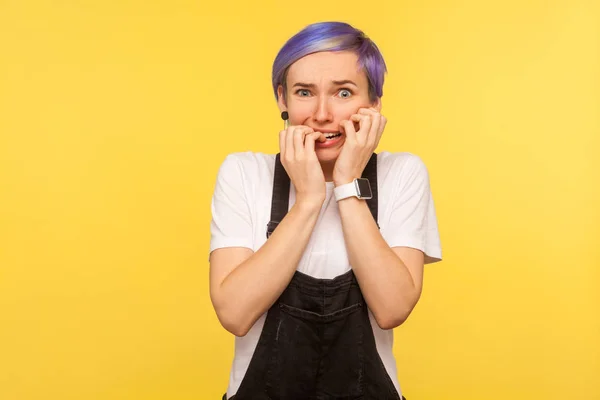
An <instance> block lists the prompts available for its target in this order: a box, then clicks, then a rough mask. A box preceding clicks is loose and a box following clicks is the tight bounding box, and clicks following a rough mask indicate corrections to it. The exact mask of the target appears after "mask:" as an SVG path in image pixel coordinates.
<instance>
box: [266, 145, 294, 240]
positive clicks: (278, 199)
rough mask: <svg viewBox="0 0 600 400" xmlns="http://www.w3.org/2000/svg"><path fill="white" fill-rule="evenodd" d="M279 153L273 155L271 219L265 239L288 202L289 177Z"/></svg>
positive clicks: (277, 223) (274, 226) (281, 215)
mask: <svg viewBox="0 0 600 400" xmlns="http://www.w3.org/2000/svg"><path fill="white" fill-rule="evenodd" d="M280 155H281V154H280V153H278V154H277V156H276V157H275V173H274V175H273V195H272V197H271V220H270V221H269V223H268V224H267V239H268V238H269V236H271V234H272V233H273V231H274V230H275V228H277V225H279V223H280V222H281V220H282V219H283V217H285V215H286V214H287V212H288V208H289V204H290V177H289V176H288V174H287V172H286V171H285V168H283V164H281V157H280Z"/></svg>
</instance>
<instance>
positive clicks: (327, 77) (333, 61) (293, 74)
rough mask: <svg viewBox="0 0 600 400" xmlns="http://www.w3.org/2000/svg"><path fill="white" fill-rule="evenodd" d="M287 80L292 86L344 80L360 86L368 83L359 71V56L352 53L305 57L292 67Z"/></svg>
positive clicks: (344, 52)
mask: <svg viewBox="0 0 600 400" xmlns="http://www.w3.org/2000/svg"><path fill="white" fill-rule="evenodd" d="M287 78H288V81H287V82H288V84H290V85H293V84H294V83H296V82H304V83H315V84H318V83H322V82H323V83H327V82H331V81H332V80H343V79H350V80H352V81H354V82H356V83H357V84H358V85H359V86H360V85H361V84H366V83H367V77H366V75H365V73H364V71H362V70H359V67H358V56H357V55H356V54H355V53H354V52H352V51H335V52H334V51H326V52H319V53H313V54H309V55H307V56H304V57H302V58H301V59H299V60H298V61H296V62H295V63H293V64H292V65H291V66H290V69H289V71H288V76H287Z"/></svg>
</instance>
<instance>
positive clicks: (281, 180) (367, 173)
mask: <svg viewBox="0 0 600 400" xmlns="http://www.w3.org/2000/svg"><path fill="white" fill-rule="evenodd" d="M362 177H363V178H367V179H368V180H369V182H370V184H371V192H372V194H373V198H371V199H369V200H367V205H368V206H369V210H371V215H373V219H374V220H375V222H376V223H377V215H378V212H377V200H378V194H377V193H378V191H377V154H376V153H373V155H372V156H371V158H370V159H369V162H368V163H367V166H366V167H365V170H364V171H363V174H362ZM332 195H333V194H332ZM289 202H290V177H289V176H288V174H287V172H286V171H285V168H283V164H281V158H280V154H277V156H276V157H275V173H274V175H273V195H272V197H271V220H270V221H269V223H268V224H267V238H269V237H270V236H271V234H272V233H273V231H275V228H277V225H279V223H280V222H281V221H282V220H283V217H285V215H286V214H287V212H288V208H289ZM377 227H379V224H377Z"/></svg>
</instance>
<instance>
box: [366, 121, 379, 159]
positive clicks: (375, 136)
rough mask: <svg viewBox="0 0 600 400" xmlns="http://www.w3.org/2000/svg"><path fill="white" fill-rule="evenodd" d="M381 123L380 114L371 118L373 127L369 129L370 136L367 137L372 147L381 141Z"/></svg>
mask: <svg viewBox="0 0 600 400" xmlns="http://www.w3.org/2000/svg"><path fill="white" fill-rule="evenodd" d="M380 124H381V117H380V116H379V115H374V116H373V117H372V118H371V129H369V137H368V138H367V144H368V145H369V146H372V147H376V144H377V143H379V137H380V135H379V125H380ZM373 150H375V149H373Z"/></svg>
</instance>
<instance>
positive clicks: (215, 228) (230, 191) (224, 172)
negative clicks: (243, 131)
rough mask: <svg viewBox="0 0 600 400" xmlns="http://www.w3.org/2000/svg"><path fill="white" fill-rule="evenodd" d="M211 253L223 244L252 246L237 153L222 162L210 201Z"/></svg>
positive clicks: (242, 176) (249, 221)
mask: <svg viewBox="0 0 600 400" xmlns="http://www.w3.org/2000/svg"><path fill="white" fill-rule="evenodd" d="M211 213H212V220H211V222H210V252H211V253H212V252H213V251H214V250H216V249H219V248H223V247H247V248H249V249H253V246H252V243H253V240H252V239H253V237H252V218H251V214H250V206H249V200H248V198H247V194H246V191H245V189H244V175H243V168H242V165H241V162H240V159H239V157H238V155H236V154H230V155H228V156H227V157H226V158H225V161H223V163H222V164H221V167H220V168H219V172H218V175H217V182H216V184H215V191H214V193H213V197H212V202H211Z"/></svg>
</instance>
